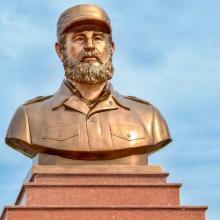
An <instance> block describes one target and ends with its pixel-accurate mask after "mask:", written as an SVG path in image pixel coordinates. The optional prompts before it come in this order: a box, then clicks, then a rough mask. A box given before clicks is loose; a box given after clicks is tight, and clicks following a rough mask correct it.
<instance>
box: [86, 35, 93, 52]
mask: <svg viewBox="0 0 220 220" xmlns="http://www.w3.org/2000/svg"><path fill="white" fill-rule="evenodd" d="M94 49H95V46H94V43H93V39H92V38H87V41H86V44H85V50H87V51H90V50H94Z"/></svg>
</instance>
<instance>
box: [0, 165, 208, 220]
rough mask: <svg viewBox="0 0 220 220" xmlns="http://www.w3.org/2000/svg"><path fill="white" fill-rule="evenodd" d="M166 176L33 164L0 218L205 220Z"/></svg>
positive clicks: (156, 170) (154, 169) (153, 171)
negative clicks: (182, 204)
mask: <svg viewBox="0 0 220 220" xmlns="http://www.w3.org/2000/svg"><path fill="white" fill-rule="evenodd" d="M167 177H168V173H165V172H163V171H162V170H161V168H160V167H159V166H128V165H111V166H106V165H102V166H101V165H93V166H92V165H90V166H88V165H87V166H83V165H80V166H79V165H78V166H58V165H56V166H55V165H54V166H53V165H47V166H43V165H35V166H33V167H32V169H31V171H30V173H29V175H28V177H27V178H26V181H25V183H24V185H23V187H22V189H21V191H20V193H19V196H18V198H17V201H16V203H15V205H14V206H6V207H5V209H4V211H3V214H2V217H1V220H72V219H74V220H93V219H94V220H97V219H101V220H146V219H149V220H205V210H206V209H207V207H206V206H200V207H198V206H180V199H179V189H180V187H181V184H176V183H175V184H173V183H172V184H171V183H167Z"/></svg>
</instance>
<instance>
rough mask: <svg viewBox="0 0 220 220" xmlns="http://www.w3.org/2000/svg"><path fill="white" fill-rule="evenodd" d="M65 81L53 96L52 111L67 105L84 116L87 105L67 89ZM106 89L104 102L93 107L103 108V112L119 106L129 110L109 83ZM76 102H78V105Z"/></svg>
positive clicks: (124, 101) (86, 111) (125, 102)
mask: <svg viewBox="0 0 220 220" xmlns="http://www.w3.org/2000/svg"><path fill="white" fill-rule="evenodd" d="M65 80H66V79H64V80H63V82H62V84H61V86H60V88H59V89H58V91H57V92H56V93H55V94H54V96H53V103H52V110H55V109H57V108H59V107H61V106H63V105H65V106H66V105H68V106H69V107H72V108H74V109H75V108H76V107H77V110H80V111H81V112H83V113H84V114H86V113H88V111H89V107H88V106H87V104H86V103H85V102H83V101H82V100H81V99H80V97H79V95H78V93H77V92H76V93H74V91H72V89H70V88H68V86H67V84H66V83H65ZM106 88H107V89H109V95H108V97H107V98H105V99H104V100H101V99H100V100H98V101H97V103H98V104H96V105H95V107H96V106H99V108H101V109H102V108H103V110H105V108H108V109H109V110H110V109H112V108H113V107H114V108H116V106H121V107H123V108H125V109H127V110H129V109H130V108H129V106H128V103H127V101H126V99H125V98H124V96H122V95H120V94H119V93H118V92H117V91H115V90H114V88H113V86H112V84H111V83H110V82H108V85H107V87H106ZM73 101H76V102H77V104H73V103H74V102H73ZM78 101H80V103H79V102H78ZM107 106H109V107H107ZM95 107H94V108H95ZM106 110H107V109H106Z"/></svg>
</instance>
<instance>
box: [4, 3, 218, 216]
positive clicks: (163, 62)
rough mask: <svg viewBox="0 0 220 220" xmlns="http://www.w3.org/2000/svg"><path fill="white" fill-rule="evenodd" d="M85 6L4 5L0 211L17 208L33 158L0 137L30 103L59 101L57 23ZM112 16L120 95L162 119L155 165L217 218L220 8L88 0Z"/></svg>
mask: <svg viewBox="0 0 220 220" xmlns="http://www.w3.org/2000/svg"><path fill="white" fill-rule="evenodd" d="M85 2H88V1H61V0H60V1H58V0H48V1H43V0H11V1H7V0H1V7H0V27H1V30H0V31H1V34H0V42H1V44H0V67H1V68H0V71H1V81H0V103H1V108H0V118H1V126H0V137H1V147H0V210H1V209H2V207H3V206H4V205H6V204H13V202H14V200H15V197H16V196H17V194H18V191H19V189H20V187H21V184H22V181H23V179H24V177H25V175H26V174H27V172H28V170H29V169H30V167H31V160H29V159H28V158H26V157H25V156H23V155H20V154H19V153H17V152H16V151H14V150H12V149H10V148H8V147H7V146H6V145H5V143H4V136H5V132H6V129H7V126H8V123H9V121H10V119H11V117H12V114H13V112H14V111H15V109H16V108H17V106H19V105H20V104H22V103H23V102H24V101H25V100H28V99H30V98H33V97H35V96H39V95H49V94H53V93H54V92H55V91H56V90H57V88H58V87H59V85H60V83H61V81H62V78H63V69H62V65H61V63H60V61H59V59H58V58H57V56H56V54H55V51H54V42H55V41H56V34H55V33H56V21H57V18H58V16H59V14H60V13H61V12H62V11H63V10H64V9H66V8H67V7H69V6H72V5H74V4H78V3H85ZM89 3H96V4H98V5H100V6H102V7H103V8H105V9H106V11H108V13H109V16H110V18H111V22H112V27H113V38H114V41H115V45H116V51H115V55H114V59H113V62H114V66H115V76H114V79H113V80H112V82H113V84H114V86H115V88H116V89H117V90H118V91H120V92H121V93H122V94H125V95H134V96H137V97H140V98H143V99H146V100H148V101H150V102H151V103H153V104H154V105H155V106H157V107H158V108H159V109H160V111H161V112H162V114H163V115H164V117H165V118H166V120H167V122H168V124H169V127H170V131H171V134H172V137H173V143H172V144H170V145H169V146H168V147H167V148H164V149H163V150H161V151H160V152H158V153H156V154H154V155H152V156H151V157H150V164H159V165H161V166H162V167H163V169H164V170H165V171H167V172H170V177H169V182H180V183H183V186H182V189H181V203H182V204H184V205H208V206H209V210H208V212H207V219H212V220H218V219H219V216H220V211H219V210H220V169H219V168H220V135H219V133H220V119H219V112H220V99H219V93H220V86H219V85H220V62H219V60H220V53H219V51H220V43H219V39H220V29H219V21H220V13H219V10H220V2H219V1H217V0H216V1H215V0H209V1H208V0H206V1H202V0H200V1H199V0H194V1H190V0H188V1H187V0H182V1H174V0H166V1H164V0H151V1H150V0H146V1H134V0H127V1H117V0H112V1H107V0H102V1H101V0H100V1H90V2H89Z"/></svg>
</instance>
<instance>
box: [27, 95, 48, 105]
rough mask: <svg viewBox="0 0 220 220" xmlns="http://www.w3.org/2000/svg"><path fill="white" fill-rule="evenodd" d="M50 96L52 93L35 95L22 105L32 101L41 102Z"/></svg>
mask: <svg viewBox="0 0 220 220" xmlns="http://www.w3.org/2000/svg"><path fill="white" fill-rule="evenodd" d="M50 97H52V95H48V96H37V97H35V98H33V99H30V100H28V101H26V102H25V103H24V104H23V105H30V104H33V103H36V102H42V101H44V100H46V99H49V98H50Z"/></svg>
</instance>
